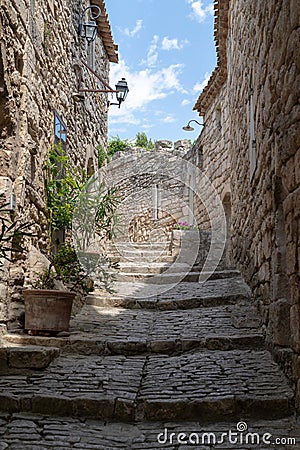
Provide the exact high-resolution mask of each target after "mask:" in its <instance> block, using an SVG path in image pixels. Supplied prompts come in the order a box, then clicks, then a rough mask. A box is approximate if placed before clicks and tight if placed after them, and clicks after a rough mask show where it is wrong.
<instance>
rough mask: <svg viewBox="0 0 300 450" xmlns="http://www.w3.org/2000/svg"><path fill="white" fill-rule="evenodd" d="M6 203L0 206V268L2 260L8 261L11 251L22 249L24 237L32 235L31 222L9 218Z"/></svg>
mask: <svg viewBox="0 0 300 450" xmlns="http://www.w3.org/2000/svg"><path fill="white" fill-rule="evenodd" d="M7 206H8V205H7V204H5V205H2V206H1V207H0V268H1V267H2V266H3V260H6V261H10V259H11V258H10V255H11V252H18V253H20V252H23V251H24V242H23V240H24V237H25V236H34V235H33V234H32V233H31V232H30V231H29V229H30V227H31V226H32V225H33V224H32V223H29V222H26V223H21V222H20V221H19V220H12V219H11V211H10V210H9V209H7Z"/></svg>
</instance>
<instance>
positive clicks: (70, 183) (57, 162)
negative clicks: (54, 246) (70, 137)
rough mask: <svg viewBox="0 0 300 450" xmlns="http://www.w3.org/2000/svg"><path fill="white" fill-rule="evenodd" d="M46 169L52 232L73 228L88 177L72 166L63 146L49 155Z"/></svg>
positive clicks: (57, 147) (52, 150)
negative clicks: (77, 205)
mask: <svg viewBox="0 0 300 450" xmlns="http://www.w3.org/2000/svg"><path fill="white" fill-rule="evenodd" d="M45 169H46V192H47V207H48V211H49V223H50V229H51V231H56V230H62V229H67V230H70V229H71V227H72V218H73V213H74V208H75V205H76V200H77V198H78V195H79V194H80V191H81V190H82V188H83V186H84V184H85V182H86V180H87V175H86V173H85V172H84V171H83V170H82V169H77V168H76V167H73V166H72V165H71V164H70V161H69V158H68V156H67V154H66V152H65V151H64V150H63V148H62V146H61V145H54V146H53V147H52V148H51V150H50V152H49V155H48V159H47V161H46V165H45Z"/></svg>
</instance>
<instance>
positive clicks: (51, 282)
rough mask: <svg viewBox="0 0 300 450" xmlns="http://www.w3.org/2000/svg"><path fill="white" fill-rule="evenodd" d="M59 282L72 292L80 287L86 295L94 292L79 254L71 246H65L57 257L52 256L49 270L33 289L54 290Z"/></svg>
mask: <svg viewBox="0 0 300 450" xmlns="http://www.w3.org/2000/svg"><path fill="white" fill-rule="evenodd" d="M57 280H59V281H61V282H62V283H64V284H66V285H68V287H69V288H70V290H71V291H72V290H76V289H77V288H78V287H79V288H81V289H82V290H83V292H85V293H89V292H91V291H92V290H93V288H92V286H91V283H89V279H88V275H87V274H86V272H84V271H83V269H82V267H81V265H80V263H79V261H78V258H77V254H76V252H75V250H74V248H73V247H72V246H71V245H70V244H63V245H62V246H61V247H60V249H59V250H58V252H57V253H56V254H55V255H51V256H50V265H49V268H48V270H46V271H44V272H42V273H41V274H40V275H39V276H38V278H37V280H36V282H35V283H34V285H33V287H34V288H35V289H54V288H55V282H56V281H57Z"/></svg>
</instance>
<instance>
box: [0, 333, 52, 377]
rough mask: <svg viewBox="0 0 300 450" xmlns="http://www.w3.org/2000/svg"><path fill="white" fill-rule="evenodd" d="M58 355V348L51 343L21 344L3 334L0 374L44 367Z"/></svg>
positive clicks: (0, 350) (0, 352)
mask: <svg viewBox="0 0 300 450" xmlns="http://www.w3.org/2000/svg"><path fill="white" fill-rule="evenodd" d="M58 355H59V348H58V347H57V346H56V345H55V343H53V345H49V346H46V347H45V346H43V345H31V344H30V343H29V342H28V343H27V344H26V346H25V347H24V346H22V344H20V342H16V341H15V342H13V341H9V339H7V336H3V338H2V339H1V346H0V374H7V373H18V372H22V371H24V370H26V369H28V370H31V369H45V368H46V367H48V366H49V364H50V363H51V362H52V361H53V359H54V358H57V357H58Z"/></svg>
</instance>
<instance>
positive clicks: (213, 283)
mask: <svg viewBox="0 0 300 450" xmlns="http://www.w3.org/2000/svg"><path fill="white" fill-rule="evenodd" d="M113 288H114V293H113V294H108V293H107V292H103V291H95V292H94V293H93V294H90V295H89V296H88V297H87V303H88V304H90V305H95V306H103V307H113V306H114V307H122V308H129V309H135V308H137V309H139V308H146V309H161V310H166V309H194V308H199V307H207V306H218V305H226V304H235V303H238V302H240V301H243V300H245V299H246V300H250V298H251V291H250V289H249V287H248V286H247V285H246V284H245V282H244V281H243V279H242V278H241V277H233V278H225V279H216V280H207V281H206V282H205V283H195V282H181V283H179V284H178V283H175V284H168V285H163V284H161V285H158V284H146V283H141V282H140V283H138V282H137V281H135V282H116V283H114V285H113Z"/></svg>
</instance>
